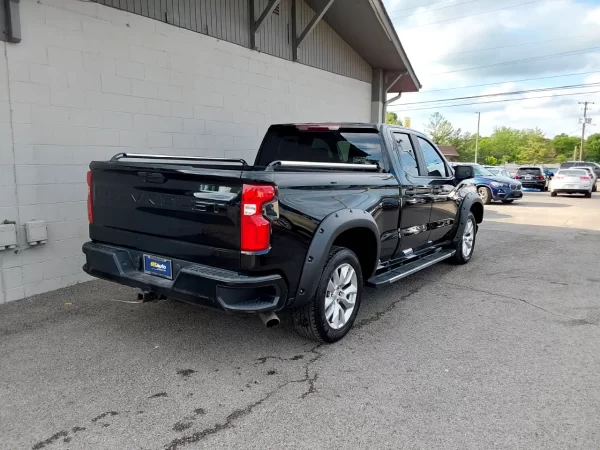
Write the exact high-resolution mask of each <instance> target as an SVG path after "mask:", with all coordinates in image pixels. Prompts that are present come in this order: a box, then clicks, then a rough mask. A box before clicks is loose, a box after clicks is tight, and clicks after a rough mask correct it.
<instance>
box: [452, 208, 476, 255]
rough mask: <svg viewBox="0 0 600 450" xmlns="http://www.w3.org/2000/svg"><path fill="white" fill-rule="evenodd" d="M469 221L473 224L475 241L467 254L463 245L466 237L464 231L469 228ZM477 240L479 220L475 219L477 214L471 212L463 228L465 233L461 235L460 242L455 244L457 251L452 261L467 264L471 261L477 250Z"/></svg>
mask: <svg viewBox="0 0 600 450" xmlns="http://www.w3.org/2000/svg"><path fill="white" fill-rule="evenodd" d="M469 222H470V223H471V224H472V226H473V243H472V246H471V250H470V252H469V253H468V254H465V251H464V246H463V240H464V239H465V234H464V231H466V230H467V227H468V225H469ZM476 241H477V221H476V220H475V216H474V215H473V213H469V216H468V217H467V223H466V224H465V228H463V235H462V236H461V237H460V239H459V240H458V242H457V243H456V244H455V245H454V249H455V250H456V253H455V254H454V256H453V257H452V259H451V261H452V262H453V263H455V264H467V263H468V262H469V261H471V258H472V257H473V252H474V251H475V242H476Z"/></svg>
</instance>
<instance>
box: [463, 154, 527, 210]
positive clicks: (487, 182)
mask: <svg viewBox="0 0 600 450" xmlns="http://www.w3.org/2000/svg"><path fill="white" fill-rule="evenodd" d="M452 166H453V167H456V166H471V167H473V172H475V184H476V185H477V193H478V194H479V197H481V201H482V202H483V203H484V204H485V205H489V204H490V203H491V202H492V201H501V202H502V203H512V202H514V201H515V200H517V199H519V198H522V197H523V186H521V183H520V182H519V181H517V180H514V179H512V178H507V177H503V176H497V175H494V174H493V173H492V172H490V171H489V170H488V169H486V168H485V167H483V166H482V165H480V164H475V163H454V164H453V165H452Z"/></svg>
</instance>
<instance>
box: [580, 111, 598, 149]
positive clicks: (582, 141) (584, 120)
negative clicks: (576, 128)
mask: <svg viewBox="0 0 600 450" xmlns="http://www.w3.org/2000/svg"><path fill="white" fill-rule="evenodd" d="M579 104H580V105H583V123H582V125H581V147H579V161H583V143H584V140H585V125H586V123H587V108H588V105H593V104H594V102H579Z"/></svg>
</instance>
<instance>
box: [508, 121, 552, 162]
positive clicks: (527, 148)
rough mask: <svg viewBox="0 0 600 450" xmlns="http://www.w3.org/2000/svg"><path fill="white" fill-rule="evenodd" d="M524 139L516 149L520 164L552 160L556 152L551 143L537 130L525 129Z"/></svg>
mask: <svg viewBox="0 0 600 450" xmlns="http://www.w3.org/2000/svg"><path fill="white" fill-rule="evenodd" d="M525 133H526V135H525V139H524V140H523V143H522V144H521V145H520V147H519V149H518V158H517V160H518V162H519V163H522V164H540V163H549V162H553V161H555V159H556V152H555V151H554V148H552V143H551V141H550V140H549V139H546V138H545V137H544V134H543V133H542V132H541V131H540V130H538V129H535V130H525Z"/></svg>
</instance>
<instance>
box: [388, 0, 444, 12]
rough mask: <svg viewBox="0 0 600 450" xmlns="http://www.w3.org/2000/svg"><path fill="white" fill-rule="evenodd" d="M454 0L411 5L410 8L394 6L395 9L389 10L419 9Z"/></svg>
mask: <svg viewBox="0 0 600 450" xmlns="http://www.w3.org/2000/svg"><path fill="white" fill-rule="evenodd" d="M450 1H452V0H440V1H438V2H433V3H426V4H424V5H419V6H411V7H410V8H394V9H390V10H389V12H396V11H408V10H409V9H418V8H425V7H427V6H431V5H437V4H438V3H448V2H450Z"/></svg>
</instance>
